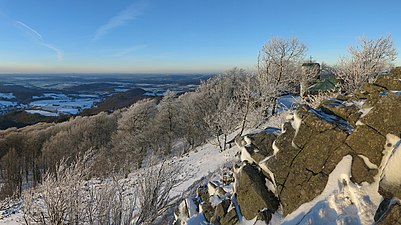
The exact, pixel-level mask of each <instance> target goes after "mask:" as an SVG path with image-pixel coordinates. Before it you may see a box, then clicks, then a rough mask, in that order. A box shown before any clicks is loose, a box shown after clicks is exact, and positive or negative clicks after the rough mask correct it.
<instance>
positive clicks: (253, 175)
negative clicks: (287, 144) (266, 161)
mask: <svg viewBox="0 0 401 225" xmlns="http://www.w3.org/2000/svg"><path fill="white" fill-rule="evenodd" d="M236 178H237V180H236V187H235V190H236V194H237V201H238V204H239V206H240V209H241V213H242V215H243V216H244V217H245V219H247V220H251V219H254V218H255V217H257V216H258V214H259V212H260V210H263V209H269V210H270V211H271V212H275V211H276V210H277V209H278V206H279V202H278V199H277V198H276V196H275V195H274V194H273V192H271V191H270V190H268V189H267V187H266V185H265V183H266V180H265V179H266V178H265V177H264V176H263V174H262V173H261V172H260V171H258V170H257V169H255V168H254V167H253V166H251V165H250V164H247V163H246V164H245V165H244V166H242V167H241V168H240V169H239V171H238V174H237V176H236Z"/></svg>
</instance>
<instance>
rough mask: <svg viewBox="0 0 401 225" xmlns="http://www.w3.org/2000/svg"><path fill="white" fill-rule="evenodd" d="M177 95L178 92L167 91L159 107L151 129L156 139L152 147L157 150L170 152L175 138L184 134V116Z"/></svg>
mask: <svg viewBox="0 0 401 225" xmlns="http://www.w3.org/2000/svg"><path fill="white" fill-rule="evenodd" d="M177 97H178V96H177V93H175V92H173V91H167V92H166V93H165V94H164V96H163V99H162V100H161V101H160V103H159V105H158V107H157V109H158V112H157V114H156V117H155V120H154V122H153V127H152V129H151V130H152V131H151V132H152V134H153V139H154V141H153V146H152V147H153V148H154V149H153V150H155V151H158V152H163V151H165V152H166V153H167V154H170V153H171V152H172V150H173V145H174V144H175V140H177V139H179V138H180V137H181V135H182V129H181V125H182V117H181V112H180V105H179V101H178V100H177ZM152 134H149V135H152Z"/></svg>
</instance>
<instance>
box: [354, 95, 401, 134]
mask: <svg viewBox="0 0 401 225" xmlns="http://www.w3.org/2000/svg"><path fill="white" fill-rule="evenodd" d="M400 112H401V94H393V93H388V95H387V96H383V97H381V98H380V100H379V101H378V102H377V103H376V105H375V106H374V108H373V109H372V110H371V111H370V112H369V113H368V114H367V115H366V116H365V117H363V118H362V119H361V121H362V122H363V123H364V124H366V125H368V126H370V127H372V128H373V129H375V130H376V131H378V132H379V133H380V134H381V135H383V136H386V135H387V134H394V135H397V136H400V135H401V113H400Z"/></svg>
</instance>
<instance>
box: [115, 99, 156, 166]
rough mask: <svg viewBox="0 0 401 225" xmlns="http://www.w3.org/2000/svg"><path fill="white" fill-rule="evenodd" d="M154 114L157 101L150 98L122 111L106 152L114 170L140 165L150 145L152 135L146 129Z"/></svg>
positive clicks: (149, 125)
mask: <svg viewBox="0 0 401 225" xmlns="http://www.w3.org/2000/svg"><path fill="white" fill-rule="evenodd" d="M156 114H157V102H156V100H150V99H144V100H141V101H138V102H136V103H135V104H134V105H132V106H131V107H130V108H128V110H127V111H125V112H123V113H122V115H121V118H120V119H119V120H118V128H117V132H116V133H115V134H113V136H112V146H113V148H112V151H110V152H109V154H107V155H108V158H109V160H110V161H111V164H112V167H115V168H113V169H114V170H119V169H124V170H126V171H129V170H130V169H131V167H133V168H139V167H140V166H141V164H142V160H143V158H144V157H145V154H146V151H147V150H148V148H149V147H150V145H151V144H150V143H149V142H150V140H151V138H152V135H151V134H150V133H149V132H148V130H149V129H150V127H151V124H152V122H153V120H154V117H155V116H156ZM117 162H118V163H117Z"/></svg>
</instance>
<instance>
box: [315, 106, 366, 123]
mask: <svg viewBox="0 0 401 225" xmlns="http://www.w3.org/2000/svg"><path fill="white" fill-rule="evenodd" d="M343 103H344V102H343V101H339V100H329V101H325V102H324V103H323V104H322V107H320V109H321V110H322V111H323V112H326V113H328V114H334V115H336V116H338V117H340V118H342V119H344V120H346V121H348V122H349V123H350V124H352V125H353V126H355V125H356V122H357V121H358V119H359V117H360V116H361V115H362V113H361V112H359V109H358V107H356V106H355V105H354V104H351V105H347V104H343Z"/></svg>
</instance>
